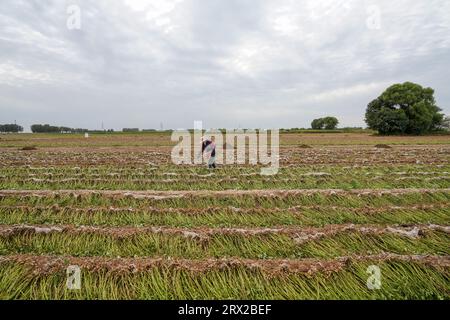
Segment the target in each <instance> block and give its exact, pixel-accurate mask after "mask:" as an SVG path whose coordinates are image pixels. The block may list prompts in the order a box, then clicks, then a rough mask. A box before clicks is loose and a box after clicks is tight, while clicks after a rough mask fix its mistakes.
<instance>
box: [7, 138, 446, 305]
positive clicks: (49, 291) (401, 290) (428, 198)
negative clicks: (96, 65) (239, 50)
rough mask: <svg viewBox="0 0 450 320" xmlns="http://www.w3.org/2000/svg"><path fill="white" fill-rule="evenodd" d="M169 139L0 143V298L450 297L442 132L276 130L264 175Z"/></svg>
mask: <svg viewBox="0 0 450 320" xmlns="http://www.w3.org/2000/svg"><path fill="white" fill-rule="evenodd" d="M380 144H386V145H389V146H390V147H389V148H382V147H379V148H376V147H375V145H380ZM26 146H34V147H35V150H28V151H27V150H22V148H23V147H26ZM172 146H173V142H171V141H170V135H168V134H165V133H151V134H98V135H92V136H91V137H90V138H89V139H85V138H83V136H82V135H58V134H56V135H51V134H42V135H30V134H19V135H2V136H0V298H1V299H12V298H14V299H99V298H104V299H230V298H234V299H366V298H369V299H433V298H434V299H449V298H450V279H449V277H450V249H449V248H450V136H448V135H447V136H445V135H442V136H439V135H436V136H419V137H412V136H409V137H400V136H396V137H382V136H374V135H369V134H366V133H339V134H316V133H310V134H301V133H299V134H283V135H282V136H281V146H280V171H279V173H278V174H277V175H274V176H262V175H260V174H259V172H260V167H259V166H251V165H249V164H244V165H223V166H219V167H218V169H217V170H214V171H210V170H208V169H207V168H205V166H202V165H174V164H173V163H172V162H171V157H170V154H171V149H172ZM69 265H77V266H79V267H80V268H81V270H82V286H81V289H80V290H69V289H68V288H66V278H67V276H66V268H67V267H68V266H69ZM371 265H376V266H378V267H379V268H380V270H381V276H382V278H381V287H380V289H377V290H370V289H368V287H367V285H366V281H367V279H368V277H369V274H368V273H367V272H366V271H367V268H368V267H369V266H371Z"/></svg>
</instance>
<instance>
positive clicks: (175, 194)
mask: <svg viewBox="0 0 450 320" xmlns="http://www.w3.org/2000/svg"><path fill="white" fill-rule="evenodd" d="M435 192H446V193H450V188H442V189H427V188H405V189H363V190H342V189H292V190H279V189H278V190H277V189H267V190H221V191H211V190H195V191H124V190H57V191H53V190H0V196H21V195H33V196H52V195H72V196H83V195H90V194H95V195H101V196H102V197H131V198H135V199H144V198H149V199H168V198H182V197H193V196H195V197H205V196H207V197H211V196H212V197H227V196H245V195H252V196H260V197H285V196H297V195H314V194H322V195H339V196H346V195H356V196H366V195H376V196H383V195H405V194H410V193H435Z"/></svg>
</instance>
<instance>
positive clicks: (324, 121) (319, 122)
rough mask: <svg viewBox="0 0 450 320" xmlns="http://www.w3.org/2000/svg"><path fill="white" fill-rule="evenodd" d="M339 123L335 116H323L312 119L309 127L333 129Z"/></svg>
mask: <svg viewBox="0 0 450 320" xmlns="http://www.w3.org/2000/svg"><path fill="white" fill-rule="evenodd" d="M338 124H339V121H338V119H337V118H335V117H325V118H319V119H314V120H313V121H312V122H311V128H312V129H314V130H322V129H326V130H334V129H336V128H337V125H338Z"/></svg>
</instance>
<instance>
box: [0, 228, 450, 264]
mask: <svg viewBox="0 0 450 320" xmlns="http://www.w3.org/2000/svg"><path fill="white" fill-rule="evenodd" d="M437 229H443V230H437ZM445 230H446V228H445V227H435V226H434V227H429V228H426V227H422V228H421V229H419V228H418V227H416V228H400V227H396V228H392V227H391V228H377V227H367V229H360V228H356V229H353V228H350V227H349V228H348V229H347V230H345V229H344V230H342V229H340V227H337V228H336V230H329V231H328V234H321V233H319V232H315V231H314V230H310V231H309V232H308V231H306V232H303V233H298V234H290V233H288V234H283V233H279V232H271V233H269V232H267V231H263V230H245V231H244V230H225V229H224V230H220V231H218V230H215V231H212V230H190V229H184V230H180V229H170V228H165V229H160V230H158V229H156V228H155V229H151V228H147V229H98V228H91V227H87V228H76V229H73V228H72V229H70V228H67V229H66V230H64V229H62V228H61V227H57V226H56V227H16V228H14V227H13V228H5V229H4V233H3V236H2V237H0V253H1V254H5V255H6V254H8V255H9V254H17V253H30V254H44V255H45V254H57V255H62V256H64V255H74V256H105V257H117V256H119V257H157V256H167V257H177V258H190V259H204V258H208V257H242V258H252V259H256V258H259V259H265V258H269V257H270V258H299V257H301V258H304V257H311V258H317V257H320V258H333V257H337V256H341V255H348V254H350V253H351V254H359V255H366V254H373V253H382V252H392V253H397V254H421V255H423V254H431V255H449V254H450V252H449V249H448V243H449V240H450V236H449V234H448V232H446V231H445ZM195 231H197V232H195ZM208 232H209V233H208ZM249 232H250V233H249Z"/></svg>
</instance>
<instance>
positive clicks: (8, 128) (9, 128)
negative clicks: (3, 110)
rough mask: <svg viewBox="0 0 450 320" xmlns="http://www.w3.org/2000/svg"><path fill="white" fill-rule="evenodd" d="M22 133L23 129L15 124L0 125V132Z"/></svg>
mask: <svg viewBox="0 0 450 320" xmlns="http://www.w3.org/2000/svg"><path fill="white" fill-rule="evenodd" d="M22 131H23V127H22V126H19V125H17V124H0V132H6V133H17V132H22Z"/></svg>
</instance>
